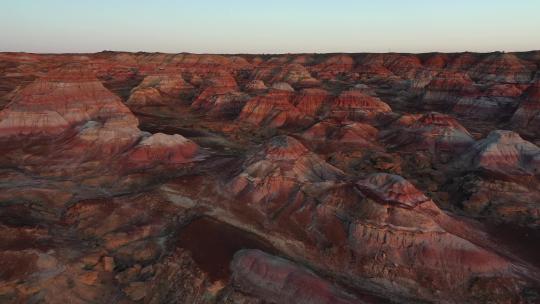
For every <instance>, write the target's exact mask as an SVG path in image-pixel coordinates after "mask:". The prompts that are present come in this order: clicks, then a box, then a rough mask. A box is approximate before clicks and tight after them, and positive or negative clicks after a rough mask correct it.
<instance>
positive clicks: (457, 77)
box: [421, 71, 478, 109]
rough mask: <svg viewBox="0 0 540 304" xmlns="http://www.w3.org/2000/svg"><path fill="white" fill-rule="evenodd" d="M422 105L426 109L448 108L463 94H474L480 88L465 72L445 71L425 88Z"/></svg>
mask: <svg viewBox="0 0 540 304" xmlns="http://www.w3.org/2000/svg"><path fill="white" fill-rule="evenodd" d="M424 90H425V91H424V94H423V96H422V101H421V106H422V107H423V108H425V109H448V108H450V107H452V106H453V104H454V103H455V102H456V101H457V100H458V99H459V98H461V97H463V96H474V95H476V94H477V93H478V90H477V89H476V87H475V86H474V82H473V81H472V80H471V79H470V78H469V76H468V75H467V74H465V73H463V72H452V71H443V72H441V73H439V74H438V75H437V76H435V77H434V78H433V79H432V80H431V81H430V82H429V84H428V85H427V86H426V87H425V88H424Z"/></svg>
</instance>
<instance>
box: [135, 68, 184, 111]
mask: <svg viewBox="0 0 540 304" xmlns="http://www.w3.org/2000/svg"><path fill="white" fill-rule="evenodd" d="M193 90H194V88H193V86H192V85H191V84H189V83H187V82H186V81H185V80H184V78H183V77H182V75H180V74H164V75H150V76H146V77H145V78H144V79H143V81H142V82H141V83H140V84H139V85H138V86H137V87H135V88H133V90H132V91H131V95H130V97H129V99H128V101H127V104H128V105H129V106H156V105H157V106H159V105H170V104H171V103H175V102H181V101H183V100H184V99H189V98H191V96H192V94H193Z"/></svg>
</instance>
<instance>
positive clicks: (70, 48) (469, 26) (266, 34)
mask: <svg viewBox="0 0 540 304" xmlns="http://www.w3.org/2000/svg"><path fill="white" fill-rule="evenodd" d="M0 29H1V30H0V51H27V52H97V51H101V50H105V49H107V50H125V51H159V52H172V53H177V52H196V53H286V52H319V53H322V52H387V51H395V52H428V51H444V52H452V51H496V50H505V51H513V50H514V51H517V50H533V49H540V0H513V1H511V0H507V1H501V0H476V1H475V0H453V1H443V0H410V1H407V0H377V1H363V0H357V1H353V0H325V1H319V0H288V1H286V0H274V1H257V0H251V1H248V0H228V1H227V0H222V1H218V0H198V1H173V0H154V1H149V0H93V1H83V0H11V1H10V0H0Z"/></svg>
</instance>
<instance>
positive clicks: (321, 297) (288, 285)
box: [231, 250, 363, 304]
mask: <svg viewBox="0 0 540 304" xmlns="http://www.w3.org/2000/svg"><path fill="white" fill-rule="evenodd" d="M231 270H232V272H233V284H234V286H235V287H236V288H239V289H240V290H241V291H242V292H244V293H247V294H252V295H257V297H258V298H260V299H262V300H264V301H268V302H270V303H299V304H300V303H301V304H353V303H354V304H360V303H363V302H361V301H359V300H357V299H355V298H354V297H353V296H351V295H348V294H346V293H345V292H343V291H342V290H340V289H338V288H337V287H336V286H333V285H332V284H331V283H330V282H327V281H326V280H324V279H322V278H320V277H319V276H317V275H316V274H314V273H313V272H311V271H310V270H308V269H306V268H304V267H301V266H299V265H296V264H294V263H292V262H290V261H288V260H285V259H282V258H280V257H276V256H272V255H270V254H267V253H265V252H262V251H260V250H241V251H239V252H237V253H236V254H235V255H234V259H233V261H232V262H231Z"/></svg>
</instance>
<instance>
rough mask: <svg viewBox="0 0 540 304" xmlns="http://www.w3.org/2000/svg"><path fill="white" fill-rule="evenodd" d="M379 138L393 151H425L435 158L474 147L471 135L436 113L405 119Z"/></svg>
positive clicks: (402, 118) (458, 125)
mask: <svg viewBox="0 0 540 304" xmlns="http://www.w3.org/2000/svg"><path fill="white" fill-rule="evenodd" d="M381 137H382V139H383V140H384V141H386V142H388V143H390V144H391V145H392V146H393V147H394V148H400V149H402V148H407V149H411V150H413V151H417V150H428V151H430V152H432V153H434V154H436V153H440V152H460V151H464V150H466V149H467V148H469V147H470V146H471V145H472V144H474V139H473V137H472V136H471V134H470V133H469V132H468V131H467V129H465V128H464V127H463V126H462V125H461V124H459V122H458V121H457V120H456V119H455V118H453V117H451V116H449V115H445V114H440V113H437V112H430V113H427V114H423V115H404V116H402V117H401V118H400V119H399V120H397V121H396V122H395V123H394V124H393V127H392V128H391V129H390V130H388V131H385V132H383V133H382V134H381Z"/></svg>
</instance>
